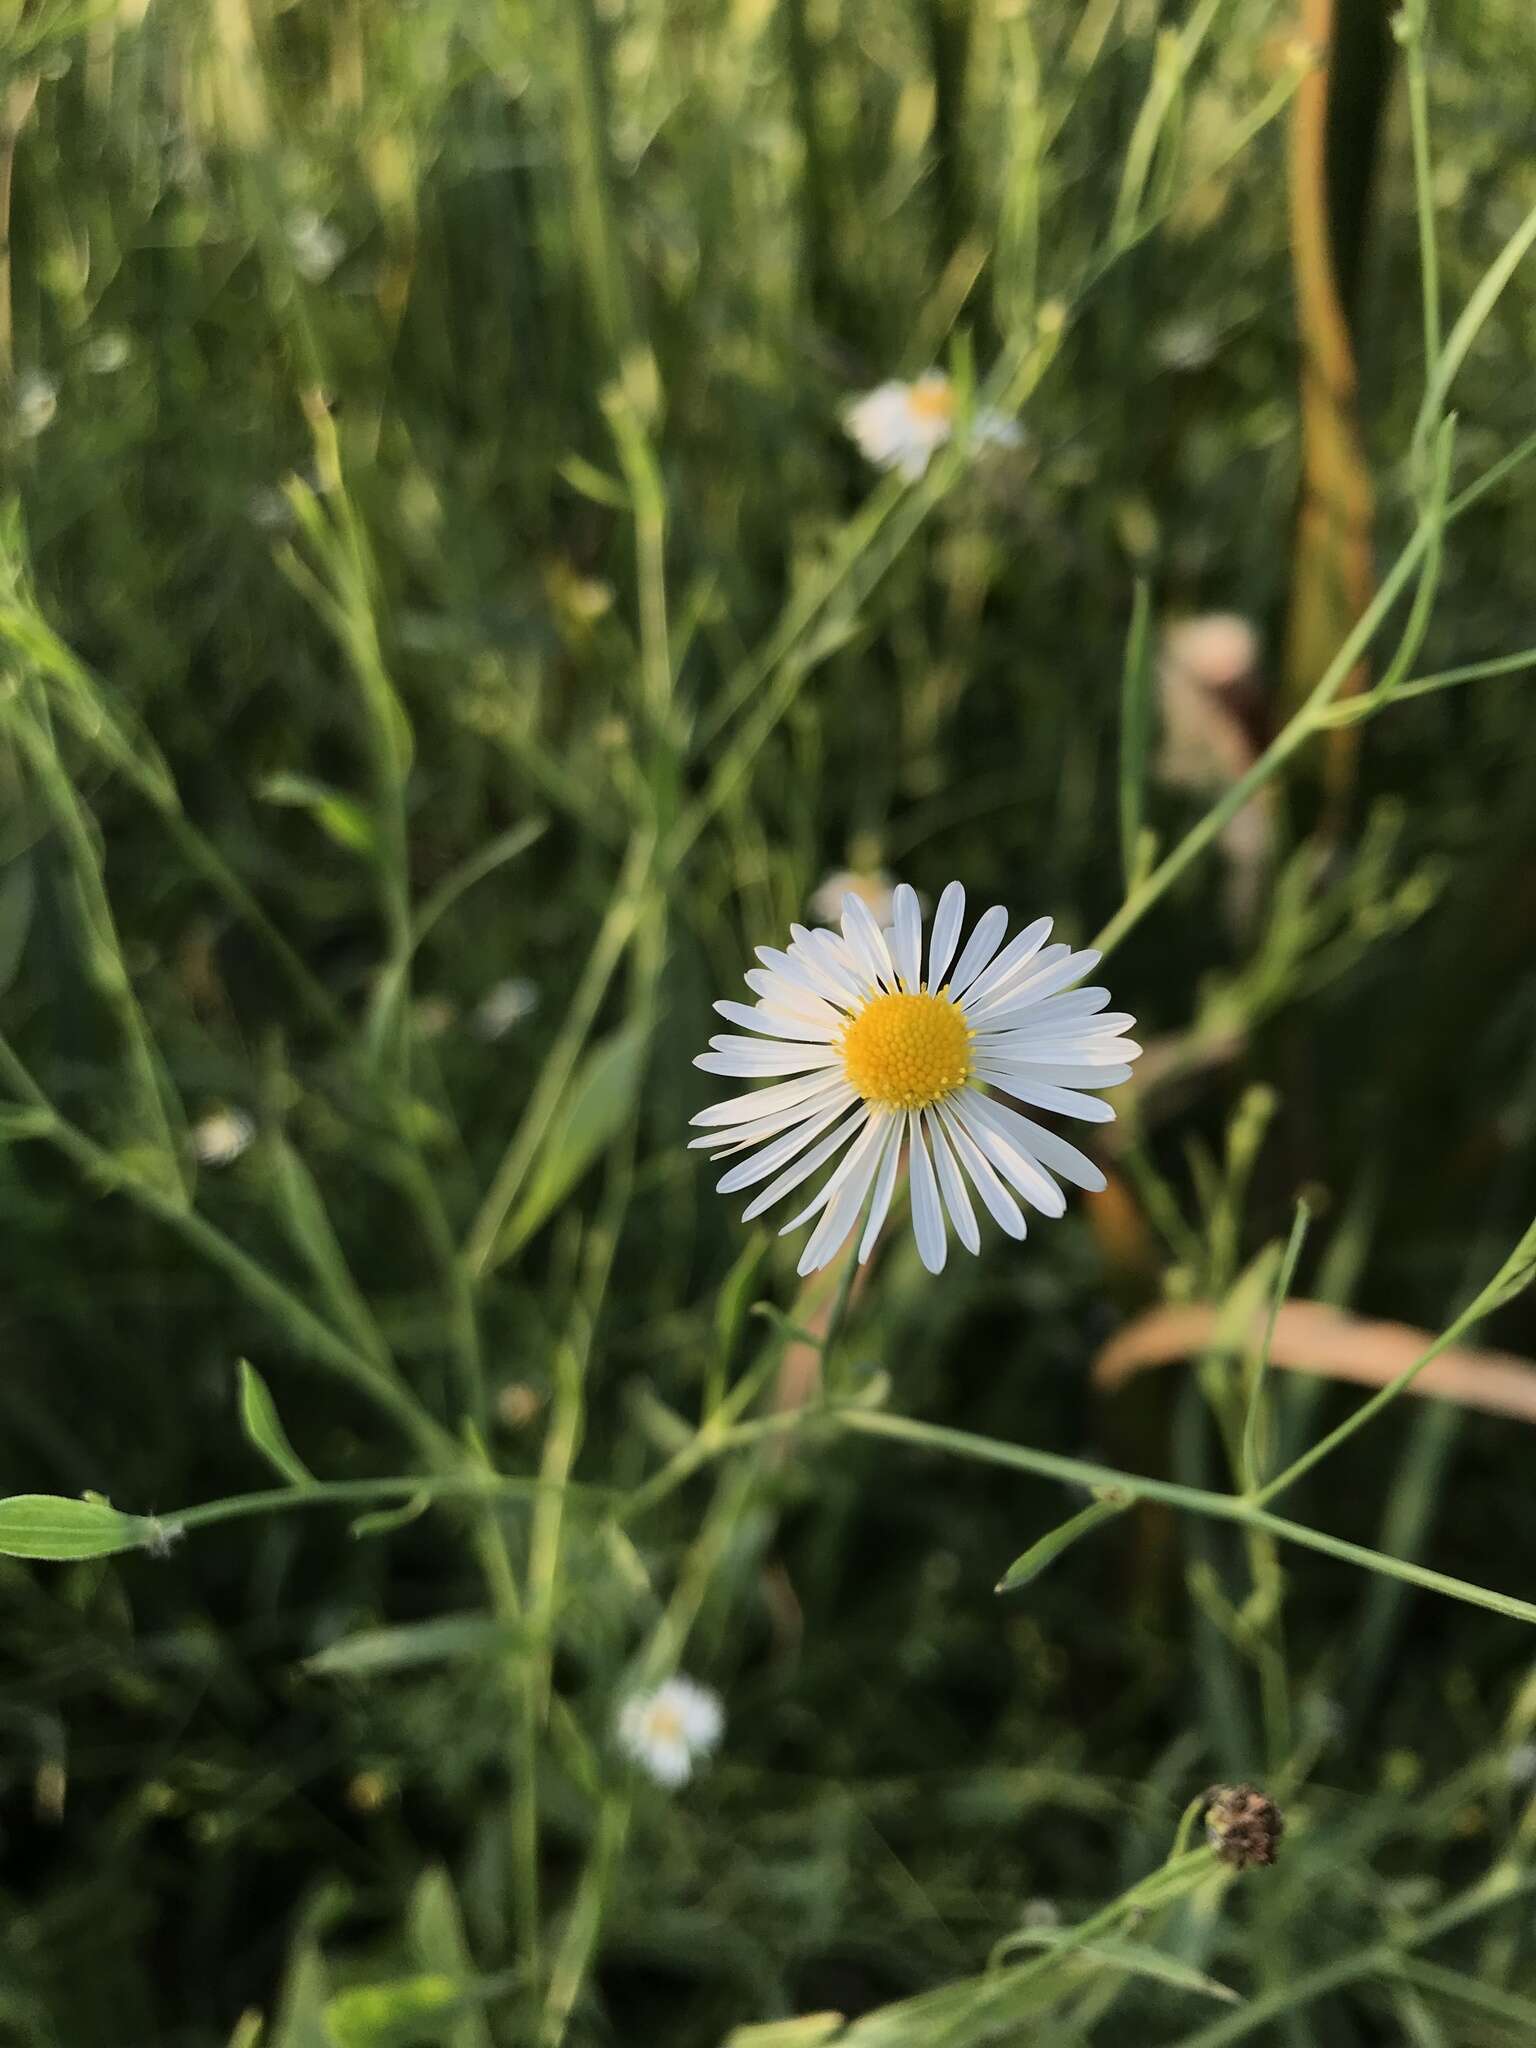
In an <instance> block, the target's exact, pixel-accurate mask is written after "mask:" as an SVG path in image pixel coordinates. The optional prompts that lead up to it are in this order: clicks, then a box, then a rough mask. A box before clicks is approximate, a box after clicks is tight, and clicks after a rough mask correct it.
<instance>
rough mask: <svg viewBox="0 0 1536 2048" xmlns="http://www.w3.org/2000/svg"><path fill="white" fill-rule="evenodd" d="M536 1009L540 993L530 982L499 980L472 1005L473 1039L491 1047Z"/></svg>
mask: <svg viewBox="0 0 1536 2048" xmlns="http://www.w3.org/2000/svg"><path fill="white" fill-rule="evenodd" d="M538 1007H539V991H538V989H537V988H536V987H535V985H534V984H533V983H532V982H531V981H523V980H518V979H513V980H509V981H498V982H497V984H496V986H495V987H494V988H492V989H487V991H486V993H485V994H484V995H483V996H482V997H481V998H480V1001H479V1002H478V1003H477V1004H476V1005H475V1009H474V1012H473V1014H472V1015H471V1017H470V1020H469V1021H470V1028H471V1029H472V1030H473V1031H474V1033H475V1035H476V1037H478V1038H483V1039H486V1040H487V1041H488V1042H489V1043H492V1044H494V1043H495V1041H496V1040H497V1039H498V1038H505V1037H506V1035H507V1033H508V1032H509V1031H510V1030H511V1029H512V1027H513V1025H514V1024H521V1023H522V1021H523V1019H524V1018H525V1017H531V1016H532V1015H533V1013H534V1011H535V1010H536V1009H537V1008H538Z"/></svg>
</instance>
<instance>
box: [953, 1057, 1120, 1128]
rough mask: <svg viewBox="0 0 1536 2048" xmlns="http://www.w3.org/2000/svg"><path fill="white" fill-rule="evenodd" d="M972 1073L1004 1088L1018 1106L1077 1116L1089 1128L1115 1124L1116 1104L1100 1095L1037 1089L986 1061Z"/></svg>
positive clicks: (1013, 1072)
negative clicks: (1022, 1103)
mask: <svg viewBox="0 0 1536 2048" xmlns="http://www.w3.org/2000/svg"><path fill="white" fill-rule="evenodd" d="M971 1071H972V1072H973V1073H974V1074H975V1076H976V1078H977V1080H978V1081H990V1082H991V1083H992V1085H993V1087H994V1088H1001V1089H1002V1090H1003V1092H1004V1093H1005V1094H1007V1095H1011V1096H1013V1097H1014V1099H1015V1100H1016V1101H1018V1102H1027V1103H1028V1104H1029V1106H1030V1108H1031V1109H1048V1110H1050V1111H1051V1112H1052V1113H1053V1114H1054V1115H1056V1116H1075V1117H1076V1118H1077V1120H1078V1122H1079V1123H1085V1124H1112V1123H1113V1122H1114V1120H1115V1106H1114V1104H1113V1103H1112V1102H1101V1101H1100V1100H1099V1098H1098V1096H1097V1095H1083V1094H1080V1093H1079V1092H1078V1091H1077V1090H1076V1089H1075V1088H1053V1087H1051V1086H1050V1085H1049V1084H1048V1083H1046V1082H1041V1083H1039V1084H1038V1085H1037V1084H1036V1083H1035V1082H1034V1081H1032V1080H1030V1079H1027V1078H1026V1077H1025V1075H1024V1074H1022V1073H1021V1072H1020V1071H1019V1069H1018V1068H1016V1067H994V1066H992V1065H991V1064H990V1063H989V1062H988V1061H986V1060H978V1061H977V1062H976V1064H975V1066H974V1067H973V1068H972V1070H971Z"/></svg>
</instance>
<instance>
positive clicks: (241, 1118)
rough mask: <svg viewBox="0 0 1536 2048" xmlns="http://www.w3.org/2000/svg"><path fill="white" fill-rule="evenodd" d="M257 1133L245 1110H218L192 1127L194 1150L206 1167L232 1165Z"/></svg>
mask: <svg viewBox="0 0 1536 2048" xmlns="http://www.w3.org/2000/svg"><path fill="white" fill-rule="evenodd" d="M255 1135H256V1126H255V1125H254V1124H253V1123H252V1122H251V1120H250V1118H249V1117H248V1116H247V1115H246V1114H245V1113H244V1111H243V1110H238V1109H216V1110H214V1111H213V1113H212V1114H211V1115H210V1116H205V1117H204V1118H203V1119H202V1120H201V1122H199V1123H196V1124H194V1125H193V1126H192V1150H193V1152H194V1153H195V1154H196V1156H197V1159H198V1161H199V1163H200V1164H201V1165H203V1166H232V1165H233V1164H234V1162H235V1161H236V1160H237V1159H238V1158H239V1157H240V1154H241V1153H242V1152H244V1151H245V1150H246V1149H247V1147H248V1146H249V1145H250V1142H251V1140H252V1138H254V1137H255Z"/></svg>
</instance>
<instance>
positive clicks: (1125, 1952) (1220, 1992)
mask: <svg viewBox="0 0 1536 2048" xmlns="http://www.w3.org/2000/svg"><path fill="white" fill-rule="evenodd" d="M1062 1938H1063V1937H1062V1931H1061V1930H1060V1929H1059V1928H1054V1927H1049V1928H1047V1927H1041V1928H1030V1929H1028V1930H1027V1931H1026V1932H1024V1933H1021V1934H1017V1935H1015V1936H1014V1937H1013V1938H1012V1939H1011V1940H1010V1942H1009V1944H1008V1946H1009V1948H1010V1949H1013V1948H1054V1947H1055V1946H1056V1945H1057V1944H1058V1943H1059V1942H1060V1941H1061V1940H1062ZM1074 1953H1075V1954H1077V1955H1079V1956H1081V1957H1082V1959H1083V1960H1084V1961H1085V1962H1089V1963H1098V1964H1101V1965H1103V1966H1104V1967H1105V1968H1107V1969H1111V1970H1124V1971H1126V1972H1128V1973H1129V1974H1130V1975H1131V1976H1135V1977H1149V1978H1151V1979H1152V1981H1153V1982H1154V1983H1157V1984H1166V1985H1168V1986H1169V1987H1170V1989H1172V1990H1175V1991H1193V1992H1194V1993H1195V1994H1196V1995H1197V1996H1198V1997H1201V1998H1214V1999H1218V2000H1219V2001H1220V2002H1221V2003H1222V2004H1223V2005H1241V2004H1242V2002H1243V2001H1242V1997H1241V1994H1240V1993H1238V1992H1236V1991H1234V1990H1233V1989H1232V1986H1231V1985H1230V1984H1223V1983H1222V1982H1221V1981H1220V1979H1219V1978H1216V1977H1208V1976H1207V1975H1206V1974H1205V1972H1204V1971H1203V1970H1197V1969H1195V1968H1194V1967H1193V1966H1192V1965H1191V1964H1189V1963H1185V1962H1181V1961H1180V1960H1179V1958H1178V1957H1177V1956H1169V1955H1164V1954H1163V1952H1162V1950H1161V1949H1157V1948H1148V1947H1147V1946H1146V1944H1145V1943H1144V1942H1139V1941H1120V1940H1115V1939H1110V1940H1105V1941H1094V1942H1085V1943H1083V1944H1081V1945H1079V1946H1078V1947H1077V1948H1076V1949H1075V1951H1074Z"/></svg>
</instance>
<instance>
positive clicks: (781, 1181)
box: [741, 1102, 869, 1230]
mask: <svg viewBox="0 0 1536 2048" xmlns="http://www.w3.org/2000/svg"><path fill="white" fill-rule="evenodd" d="M868 1116H869V1113H868V1111H867V1110H866V1109H865V1107H864V1104H863V1103H862V1102H861V1103H859V1104H858V1105H857V1106H856V1107H855V1109H854V1110H853V1112H852V1113H851V1114H850V1115H848V1116H845V1117H844V1118H843V1121H842V1122H841V1123H840V1124H839V1125H838V1126H837V1128H836V1130H834V1131H829V1132H828V1134H827V1135H826V1137H824V1138H823V1139H822V1141H821V1143H820V1144H819V1145H816V1146H814V1147H813V1148H812V1149H811V1150H810V1151H809V1152H807V1153H806V1155H805V1157H804V1158H803V1159H797V1160H796V1161H795V1163H794V1165H793V1166H790V1167H786V1169H785V1170H784V1172H783V1173H781V1174H780V1175H779V1177H778V1179H777V1180H773V1181H770V1182H769V1183H768V1185H767V1187H765V1188H764V1189H763V1191H762V1193H761V1194H760V1195H754V1196H753V1197H752V1200H751V1201H750V1202H749V1203H748V1204H747V1206H746V1208H745V1209H743V1210H742V1212H741V1220H742V1222H743V1223H750V1222H751V1221H752V1219H753V1217H754V1216H761V1215H762V1213H763V1211H764V1210H765V1209H771V1208H772V1207H773V1205H774V1203H775V1202H778V1201H782V1200H783V1198H784V1196H785V1195H787V1194H788V1193H789V1191H790V1189H791V1188H797V1187H799V1185H800V1183H801V1181H803V1180H808V1179H809V1178H810V1176H811V1175H812V1174H813V1173H814V1172H815V1171H816V1169H817V1167H818V1166H825V1165H826V1163H827V1161H828V1160H829V1159H830V1158H831V1157H832V1154H833V1153H834V1152H836V1151H837V1150H838V1149H839V1148H840V1147H841V1146H843V1145H846V1144H847V1143H848V1140H849V1139H850V1138H851V1137H852V1136H853V1135H854V1133H855V1132H856V1131H857V1130H859V1129H860V1128H861V1126H862V1125H863V1124H865V1123H866V1122H867V1121H868ZM841 1170H842V1169H841V1168H839V1169H838V1171H839V1172H841ZM833 1179H834V1180H835V1179H836V1175H835V1174H834V1175H833ZM830 1185H831V1182H830V1181H829V1182H828V1186H830ZM825 1192H826V1190H825V1189H823V1190H822V1193H823V1195H824V1194H825ZM816 1206H819V1199H818V1204H815V1205H813V1206H812V1208H811V1210H810V1211H809V1212H807V1213H809V1214H811V1215H814V1214H815V1211H816ZM795 1220H796V1222H802V1221H804V1217H803V1216H800V1217H797V1218H796V1219H795ZM784 1228H785V1229H786V1230H793V1228H794V1224H793V1223H787V1224H786V1225H785V1226H784Z"/></svg>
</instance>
